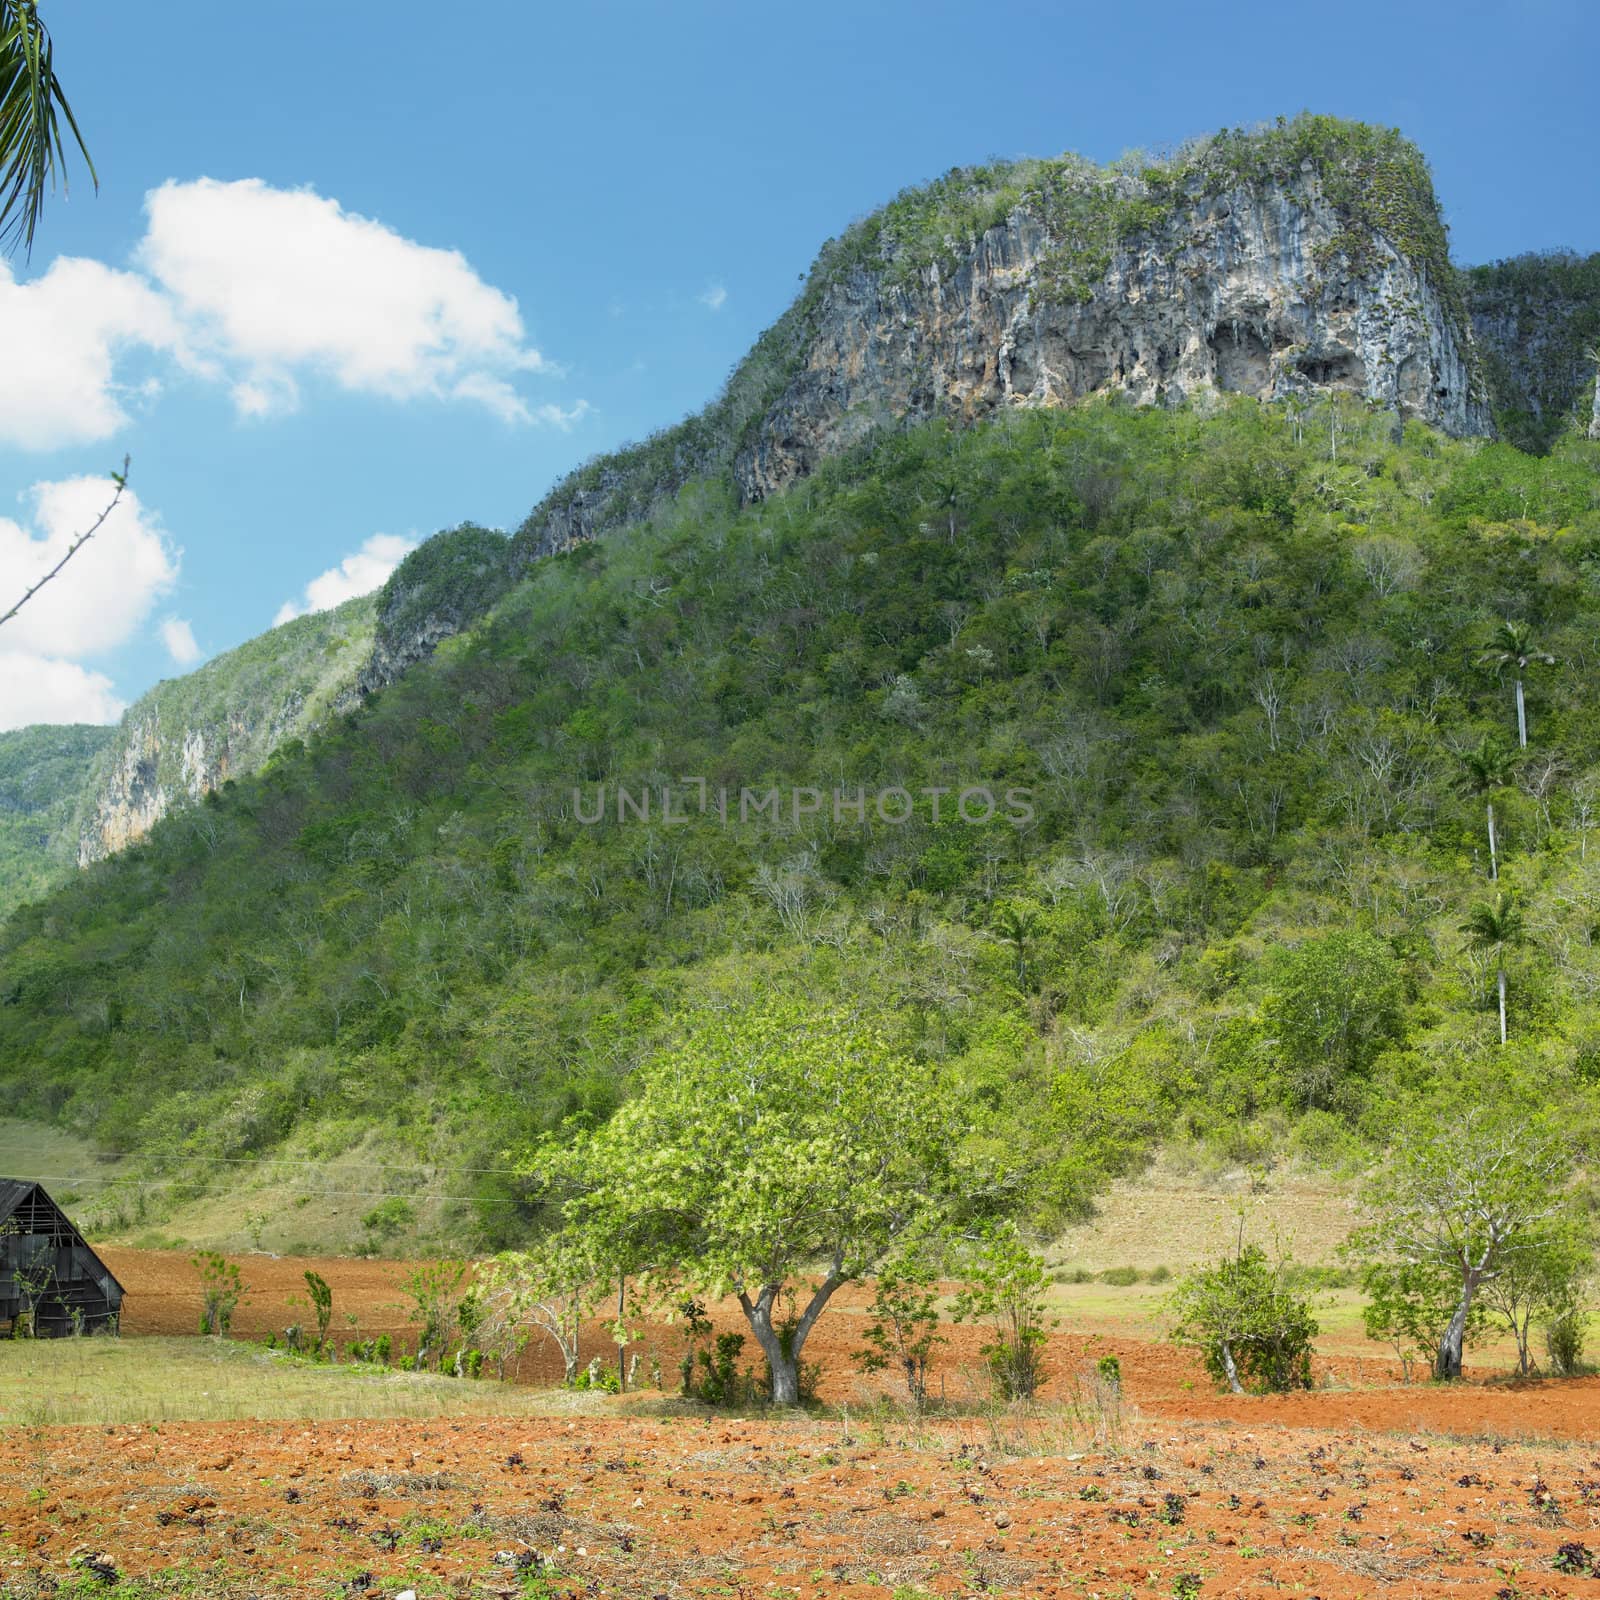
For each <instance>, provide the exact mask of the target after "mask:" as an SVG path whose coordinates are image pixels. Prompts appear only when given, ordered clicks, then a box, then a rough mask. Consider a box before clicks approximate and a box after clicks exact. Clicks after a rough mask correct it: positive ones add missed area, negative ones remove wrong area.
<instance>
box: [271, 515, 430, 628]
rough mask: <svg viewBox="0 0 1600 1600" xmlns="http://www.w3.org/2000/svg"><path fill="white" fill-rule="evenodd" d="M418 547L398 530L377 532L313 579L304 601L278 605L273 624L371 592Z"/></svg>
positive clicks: (328, 608)
mask: <svg viewBox="0 0 1600 1600" xmlns="http://www.w3.org/2000/svg"><path fill="white" fill-rule="evenodd" d="M416 548H417V541H416V540H415V539H405V538H402V537H401V536H400V535H399V534H397V533H375V534H373V536H372V537H371V538H370V539H368V540H367V542H366V543H365V544H364V545H362V546H361V548H360V549H359V550H356V551H353V552H352V553H351V554H350V555H347V556H346V557H345V558H344V560H343V561H341V562H340V563H339V565H338V566H336V567H329V568H328V570H327V571H326V572H324V573H321V574H320V575H319V576H317V577H315V578H313V579H312V580H311V582H310V583H308V584H307V585H306V587H305V594H304V595H303V596H302V598H301V599H300V600H298V601H295V600H285V601H284V603H283V604H282V605H281V606H279V607H278V614H277V615H276V616H275V617H274V618H273V619H272V626H273V627H274V628H276V627H277V626H278V625H279V624H280V623H284V622H292V621H293V620H294V619H295V618H296V617H303V616H305V615H306V613H307V612H309V611H329V610H332V608H333V607H334V606H339V605H343V604H344V602H345V601H346V600H353V599H354V598H355V597H356V596H357V595H358V594H371V593H372V591H373V590H374V589H376V588H378V587H379V586H380V585H381V584H382V583H383V581H384V580H385V579H386V578H387V577H388V576H389V574H390V573H391V572H393V571H394V569H395V568H396V567H397V566H399V565H400V563H401V562H402V561H403V560H404V559H405V558H406V557H407V556H408V555H410V553H411V552H412V551H413V550H415V549H416Z"/></svg>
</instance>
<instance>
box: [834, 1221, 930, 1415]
mask: <svg viewBox="0 0 1600 1600" xmlns="http://www.w3.org/2000/svg"><path fill="white" fill-rule="evenodd" d="M871 1315H872V1321H871V1322H870V1323H869V1324H868V1326H867V1331H866V1333H865V1334H863V1335H862V1337H863V1338H864V1339H865V1340H866V1344H867V1348H866V1349H864V1350H859V1351H857V1352H856V1356H855V1359H856V1360H857V1361H858V1362H859V1363H860V1365H861V1369H862V1370H863V1371H864V1372H881V1371H882V1370H883V1369H884V1368H885V1367H889V1366H893V1367H897V1368H898V1369H899V1371H900V1373H901V1375H902V1376H903V1377H904V1378H905V1383H906V1392H907V1394H908V1395H909V1396H910V1399H911V1403H912V1405H914V1406H920V1405H922V1404H923V1403H924V1402H925V1401H926V1400H927V1398H928V1364H929V1362H930V1361H931V1360H932V1359H933V1347H934V1346H935V1345H937V1344H943V1343H944V1338H943V1336H942V1335H941V1334H940V1333H939V1331H938V1330H939V1309H938V1281H937V1272H936V1270H935V1263H934V1261H933V1260H932V1259H931V1257H930V1256H929V1255H928V1254H927V1253H926V1252H913V1253H910V1254H908V1255H906V1256H905V1257H904V1258H903V1259H902V1260H899V1261H896V1262H890V1263H886V1264H885V1266H884V1267H883V1269H882V1270H881V1271H880V1272H879V1274H878V1278H877V1290H876V1293H875V1294H874V1295H873V1299H872V1312H871Z"/></svg>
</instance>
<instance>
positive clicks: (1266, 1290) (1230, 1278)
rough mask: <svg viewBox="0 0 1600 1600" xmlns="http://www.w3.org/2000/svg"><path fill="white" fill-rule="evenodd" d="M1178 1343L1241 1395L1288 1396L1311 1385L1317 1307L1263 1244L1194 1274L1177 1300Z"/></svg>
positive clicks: (1175, 1334)
mask: <svg viewBox="0 0 1600 1600" xmlns="http://www.w3.org/2000/svg"><path fill="white" fill-rule="evenodd" d="M1172 1305H1173V1308H1174V1310H1175V1311H1176V1312H1177V1317H1178V1320H1177V1323H1176V1325H1175V1326H1174V1328H1173V1330H1172V1337H1173V1338H1174V1339H1175V1340H1176V1341H1178V1342H1179V1343H1181V1344H1189V1345H1193V1346H1194V1347H1195V1348H1197V1349H1198V1350H1199V1351H1200V1353H1201V1355H1202V1358H1203V1359H1204V1361H1205V1364H1206V1371H1207V1372H1209V1373H1210V1374H1211V1376H1212V1377H1213V1378H1214V1379H1215V1380H1216V1381H1217V1382H1218V1383H1226V1384H1227V1385H1228V1387H1229V1388H1231V1389H1232V1390H1234V1392H1235V1393H1243V1392H1244V1391H1245V1390H1246V1389H1249V1390H1253V1391H1255V1392H1256V1393H1281V1392H1283V1391H1286V1390H1289V1389H1309V1388H1310V1387H1311V1341H1312V1340H1313V1339H1314V1338H1315V1337H1316V1335H1317V1323H1316V1320H1315V1318H1313V1316H1312V1315H1311V1306H1310V1303H1309V1302H1308V1301H1306V1300H1304V1299H1302V1298H1301V1297H1300V1296H1298V1295H1296V1294H1295V1293H1294V1292H1293V1291H1292V1290H1290V1289H1289V1288H1288V1287H1287V1286H1286V1284H1285V1283H1284V1272H1283V1265H1282V1264H1281V1263H1280V1264H1279V1265H1277V1266H1274V1265H1271V1264H1270V1263H1269V1262H1268V1260H1267V1256H1266V1252H1265V1251H1264V1250H1262V1248H1261V1247H1260V1245H1255V1244H1248V1245H1242V1246H1241V1247H1240V1249H1239V1252H1238V1254H1237V1255H1236V1256H1234V1257H1233V1259H1232V1260H1225V1261H1220V1262H1218V1263H1217V1265H1216V1266H1215V1267H1211V1268H1208V1269H1205V1270H1202V1271H1199V1272H1195V1273H1191V1274H1190V1275H1189V1276H1188V1277H1187V1278H1185V1279H1183V1281H1182V1282H1181V1283H1180V1284H1179V1285H1178V1288H1177V1290H1176V1291H1175V1293H1174V1295H1173V1297H1172Z"/></svg>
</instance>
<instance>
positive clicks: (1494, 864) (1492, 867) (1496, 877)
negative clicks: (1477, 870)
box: [1488, 800, 1500, 883]
mask: <svg viewBox="0 0 1600 1600" xmlns="http://www.w3.org/2000/svg"><path fill="white" fill-rule="evenodd" d="M1488 810H1489V881H1490V882H1491V883H1498V882H1499V881H1500V862H1499V859H1498V858H1497V856H1496V853H1495V843H1494V801H1492V800H1490V801H1489V802H1488Z"/></svg>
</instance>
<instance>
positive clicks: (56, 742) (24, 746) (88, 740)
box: [0, 725, 116, 917]
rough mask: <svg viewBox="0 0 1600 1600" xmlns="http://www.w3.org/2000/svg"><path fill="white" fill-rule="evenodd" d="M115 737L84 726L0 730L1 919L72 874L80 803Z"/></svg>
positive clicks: (111, 731) (113, 731) (106, 730)
mask: <svg viewBox="0 0 1600 1600" xmlns="http://www.w3.org/2000/svg"><path fill="white" fill-rule="evenodd" d="M115 737H116V729H114V728H100V727H91V726H86V725H73V726H68V727H51V726H38V727H32V728H18V729H15V730H13V731H12V732H9V733H0V917H4V916H5V914H6V913H7V912H8V911H9V910H10V909H11V908H12V907H13V906H14V905H19V904H20V903H21V902H22V901H24V900H29V899H32V898H33V897H34V896H35V895H37V894H39V893H41V892H42V891H43V890H44V889H46V888H48V887H49V886H50V885H51V884H53V883H57V882H59V881H60V880H61V879H62V878H63V877H65V876H66V874H67V873H68V872H69V871H71V869H72V864H73V862H74V860H75V859H76V857H77V853H78V832H77V822H78V813H79V808H80V806H81V805H82V802H83V797H84V795H85V793H86V791H87V790H88V787H89V782H90V777H91V774H92V773H93V772H94V770H95V765H96V758H97V757H98V756H99V755H100V754H101V752H102V751H104V750H105V749H106V747H107V746H108V745H109V744H110V743H111V741H112V740H113V739H114V738H115Z"/></svg>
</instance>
